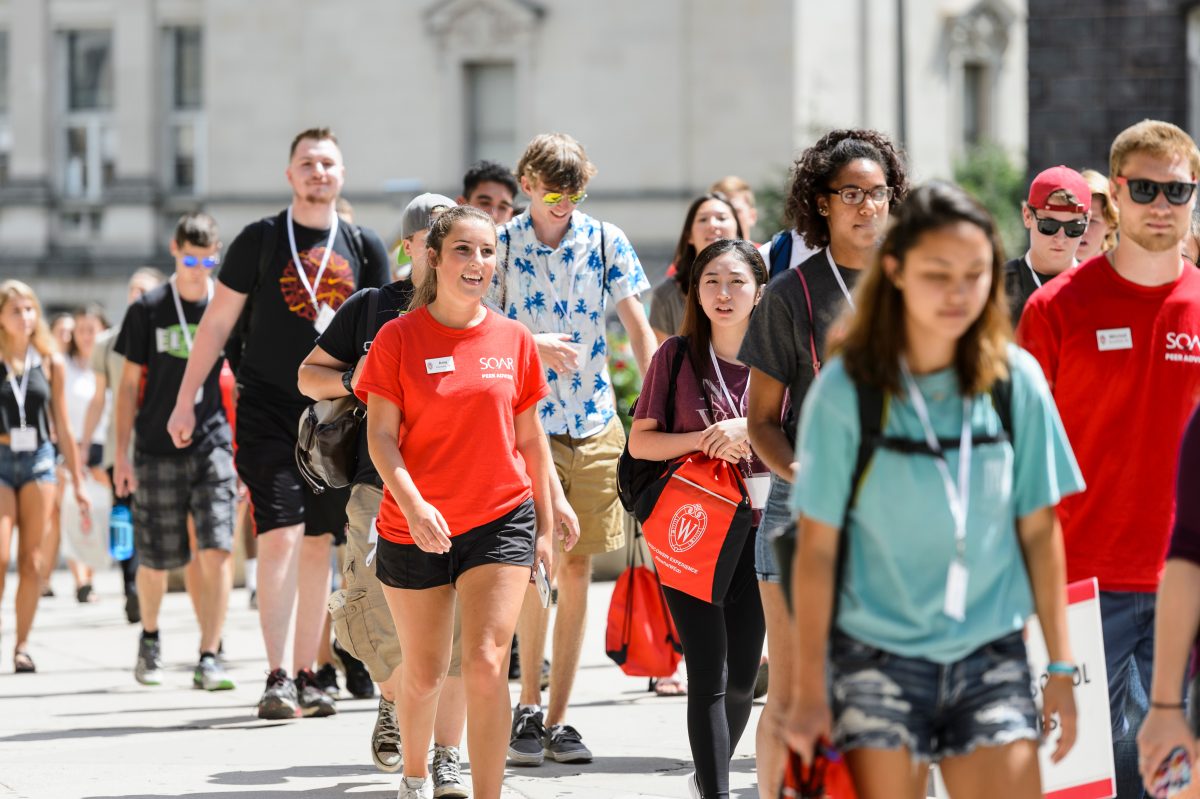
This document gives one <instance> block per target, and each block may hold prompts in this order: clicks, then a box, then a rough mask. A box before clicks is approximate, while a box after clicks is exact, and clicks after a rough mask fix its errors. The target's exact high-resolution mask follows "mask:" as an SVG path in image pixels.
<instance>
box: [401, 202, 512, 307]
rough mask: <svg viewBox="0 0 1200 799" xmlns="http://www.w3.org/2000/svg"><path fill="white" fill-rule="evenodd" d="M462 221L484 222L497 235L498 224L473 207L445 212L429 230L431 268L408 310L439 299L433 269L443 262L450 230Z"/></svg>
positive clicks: (454, 207) (428, 246)
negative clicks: (443, 252)
mask: <svg viewBox="0 0 1200 799" xmlns="http://www.w3.org/2000/svg"><path fill="white" fill-rule="evenodd" d="M460 220H464V221H465V220H475V221H476V222H483V223H484V224H485V225H487V226H488V227H489V228H490V229H491V230H492V234H493V235H495V231H496V222H495V221H494V220H493V219H492V218H491V217H490V216H488V215H487V214H485V213H484V212H483V211H480V210H479V209H478V208H476V207H474V206H472V205H455V206H453V207H450V208H447V209H446V210H445V211H443V212H442V213H441V214H440V215H439V216H438V218H437V219H435V220H434V221H433V225H432V226H431V227H430V228H429V234H428V235H427V236H426V237H425V246H426V247H427V248H429V249H430V250H432V251H433V252H432V253H431V254H430V256H429V266H430V267H431V268H430V269H427V270H426V271H425V279H424V280H422V281H421V285H419V286H417V288H416V290H415V291H413V296H412V300H411V301H410V302H409V304H408V310H410V311H415V310H417V309H418V308H424V307H425V306H426V305H429V304H430V303H431V302H433V301H434V300H436V299H437V269H434V268H432V267H434V266H436V265H437V262H438V261H439V260H441V255H442V244H444V243H445V241H446V237H447V236H449V235H450V229H451V228H453V227H454V223H455V222H458V221H460Z"/></svg>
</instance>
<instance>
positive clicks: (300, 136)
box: [288, 128, 341, 161]
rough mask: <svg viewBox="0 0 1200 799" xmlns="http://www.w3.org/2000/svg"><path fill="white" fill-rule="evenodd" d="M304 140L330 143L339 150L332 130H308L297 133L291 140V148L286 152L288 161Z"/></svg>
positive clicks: (339, 145)
mask: <svg viewBox="0 0 1200 799" xmlns="http://www.w3.org/2000/svg"><path fill="white" fill-rule="evenodd" d="M305 139H313V140H315V141H331V142H333V143H334V144H337V145H338V147H339V148H341V144H338V138H337V135H336V134H335V133H334V132H333V128H308V129H306V130H302V131H300V132H299V133H297V134H296V138H294V139H292V147H291V149H290V150H288V160H289V161H290V160H292V157H293V156H295V155H296V148H297V147H299V146H300V142H302V141H304V140H305Z"/></svg>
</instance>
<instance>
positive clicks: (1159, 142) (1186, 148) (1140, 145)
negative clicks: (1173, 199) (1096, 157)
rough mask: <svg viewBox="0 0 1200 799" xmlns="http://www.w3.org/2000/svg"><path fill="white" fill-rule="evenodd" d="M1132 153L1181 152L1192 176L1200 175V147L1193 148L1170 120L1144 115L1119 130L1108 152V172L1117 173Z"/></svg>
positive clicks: (1168, 154) (1162, 155) (1164, 154)
mask: <svg viewBox="0 0 1200 799" xmlns="http://www.w3.org/2000/svg"><path fill="white" fill-rule="evenodd" d="M1134 153H1146V154H1147V155H1150V156H1153V157H1155V158H1170V157H1172V156H1183V157H1184V158H1186V159H1187V162H1188V168H1189V169H1191V170H1192V179H1193V180H1195V179H1196V178H1198V177H1200V151H1198V150H1197V149H1196V143H1195V142H1194V141H1192V137H1191V136H1189V135H1187V133H1185V132H1184V131H1183V130H1182V129H1181V128H1179V127H1177V126H1176V125H1172V124H1171V123H1170V122H1162V121H1160V120H1157V119H1143V120H1142V121H1141V122H1139V123H1137V124H1136V125H1130V126H1129V127H1127V128H1125V130H1123V131H1121V132H1120V133H1118V134H1117V138H1115V139H1113V143H1112V149H1111V150H1110V151H1109V154H1108V174H1109V175H1111V176H1113V177H1118V176H1120V175H1121V170H1122V169H1123V168H1124V166H1125V162H1126V161H1127V160H1129V156H1131V155H1133V154H1134Z"/></svg>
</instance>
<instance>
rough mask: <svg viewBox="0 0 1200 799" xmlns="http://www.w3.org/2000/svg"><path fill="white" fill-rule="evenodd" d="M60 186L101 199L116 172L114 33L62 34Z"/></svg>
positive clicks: (76, 194)
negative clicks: (64, 101)
mask: <svg viewBox="0 0 1200 799" xmlns="http://www.w3.org/2000/svg"><path fill="white" fill-rule="evenodd" d="M61 42H62V53H63V63H64V71H63V74H64V77H65V80H64V84H65V85H64V92H63V93H64V96H65V98H66V108H65V109H64V116H63V126H62V136H61V139H60V142H61V146H62V148H63V150H62V152H63V159H62V175H61V177H62V188H63V193H64V194H65V195H66V196H67V197H69V198H73V199H84V200H99V199H100V197H101V196H102V195H103V192H104V188H105V187H106V186H108V185H109V184H110V183H112V180H113V177H114V173H115V171H116V154H117V142H116V132H115V131H114V129H113V126H112V118H111V113H112V106H113V88H112V34H111V32H110V31H104V30H80V31H65V32H64V33H62V35H61Z"/></svg>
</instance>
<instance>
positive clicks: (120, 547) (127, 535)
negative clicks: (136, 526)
mask: <svg viewBox="0 0 1200 799" xmlns="http://www.w3.org/2000/svg"><path fill="white" fill-rule="evenodd" d="M108 554H109V555H110V556H112V559H113V560H129V559H130V558H131V557H133V515H132V514H130V512H129V506H128V505H113V509H112V513H111V514H109V517H108Z"/></svg>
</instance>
